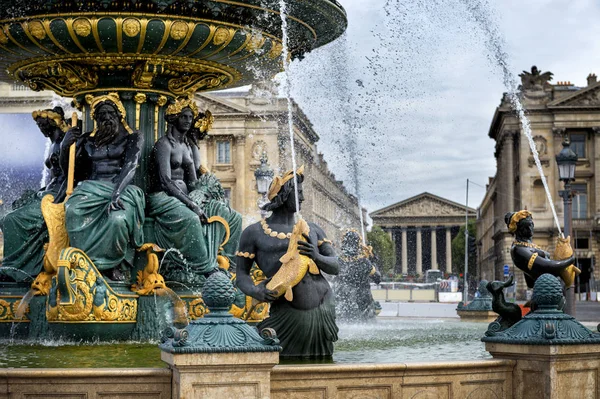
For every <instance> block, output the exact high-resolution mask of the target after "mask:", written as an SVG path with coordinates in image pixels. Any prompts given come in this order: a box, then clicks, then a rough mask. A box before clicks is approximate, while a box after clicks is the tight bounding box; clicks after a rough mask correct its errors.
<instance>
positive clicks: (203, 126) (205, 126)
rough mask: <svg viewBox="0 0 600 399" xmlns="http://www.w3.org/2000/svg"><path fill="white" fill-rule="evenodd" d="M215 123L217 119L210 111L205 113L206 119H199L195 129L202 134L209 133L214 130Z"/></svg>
mask: <svg viewBox="0 0 600 399" xmlns="http://www.w3.org/2000/svg"><path fill="white" fill-rule="evenodd" d="M214 121H215V117H214V116H213V114H212V113H211V112H210V111H209V110H206V111H204V117H202V118H201V119H198V120H197V121H196V123H195V124H194V127H196V128H198V129H199V130H200V132H201V133H204V132H208V131H209V130H210V129H211V128H212V125H213V123H214Z"/></svg>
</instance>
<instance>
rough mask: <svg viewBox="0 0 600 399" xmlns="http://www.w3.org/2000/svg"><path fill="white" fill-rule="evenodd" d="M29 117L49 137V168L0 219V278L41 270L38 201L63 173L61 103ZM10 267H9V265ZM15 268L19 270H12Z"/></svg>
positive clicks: (44, 234)
mask: <svg viewBox="0 0 600 399" xmlns="http://www.w3.org/2000/svg"><path fill="white" fill-rule="evenodd" d="M32 116H33V119H34V120H35V123H36V124H37V126H38V128H39V129H40V131H41V132H42V134H43V135H44V136H45V137H46V138H47V139H49V140H50V151H49V153H48V157H47V158H46V159H45V160H44V165H45V166H46V168H48V170H49V175H48V177H49V181H48V183H47V185H46V186H45V187H43V188H42V189H40V190H39V191H38V192H37V193H35V194H34V195H29V196H24V197H21V198H20V199H19V200H17V201H15V203H14V204H13V211H12V212H10V213H9V214H7V215H6V216H5V218H4V220H3V222H2V226H1V227H2V231H3V233H4V260H3V264H2V266H3V268H1V269H0V271H1V273H0V278H1V277H2V276H8V277H10V278H11V279H13V280H15V281H24V280H25V279H28V278H29V277H28V275H31V276H32V277H35V276H37V275H38V274H39V273H40V271H42V259H43V257H44V244H45V243H46V242H47V241H48V230H47V228H46V225H45V223H44V218H43V216H42V210H41V208H40V202H41V199H42V197H43V196H44V195H46V194H52V195H54V196H56V195H57V193H58V191H59V189H60V187H61V185H62V184H63V182H64V180H65V176H64V174H63V172H62V169H61V167H60V162H59V158H60V144H61V141H62V139H63V137H64V135H65V131H66V130H67V129H68V126H67V124H66V123H65V120H64V111H63V109H62V108H61V107H55V108H53V109H45V110H40V111H34V112H33V113H32ZM9 268H11V269H9ZM12 268H14V269H19V270H22V271H23V273H21V272H18V271H15V270H13V269H12Z"/></svg>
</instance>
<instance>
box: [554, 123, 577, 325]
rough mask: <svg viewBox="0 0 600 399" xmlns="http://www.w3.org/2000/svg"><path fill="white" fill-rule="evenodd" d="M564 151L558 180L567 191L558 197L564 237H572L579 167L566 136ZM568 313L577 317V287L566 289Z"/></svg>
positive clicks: (559, 154)
mask: <svg viewBox="0 0 600 399" xmlns="http://www.w3.org/2000/svg"><path fill="white" fill-rule="evenodd" d="M562 146H563V149H562V150H561V151H560V152H559V153H558V154H557V155H556V164H557V165H558V178H559V180H560V181H562V182H563V183H564V184H565V189H564V190H560V191H559V192H558V195H560V196H561V197H562V199H563V204H564V213H565V227H564V235H565V236H570V235H571V219H572V217H573V215H572V214H571V203H572V199H573V190H571V182H572V181H574V180H575V166H576V165H577V154H576V153H575V152H574V151H573V150H572V149H571V142H570V141H569V137H568V136H567V135H566V134H565V136H564V139H563V142H562ZM565 296H566V300H567V303H566V309H565V311H566V313H567V314H570V315H571V316H575V287H574V286H571V287H565Z"/></svg>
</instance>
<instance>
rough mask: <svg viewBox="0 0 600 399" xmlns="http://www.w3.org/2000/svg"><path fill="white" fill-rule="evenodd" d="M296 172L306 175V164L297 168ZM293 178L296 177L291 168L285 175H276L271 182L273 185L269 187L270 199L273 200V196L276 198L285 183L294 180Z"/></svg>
mask: <svg viewBox="0 0 600 399" xmlns="http://www.w3.org/2000/svg"><path fill="white" fill-rule="evenodd" d="M296 174H297V175H301V176H303V175H304V165H302V166H300V167H299V168H298V170H296ZM293 178H294V173H293V171H291V170H288V171H287V172H285V173H284V175H283V177H281V176H275V178H274V179H273V181H272V182H271V186H270V187H269V194H268V198H269V201H273V198H275V197H276V196H277V194H278V193H279V191H280V190H281V188H282V187H283V185H284V184H285V183H287V182H288V181H290V180H292V179H293Z"/></svg>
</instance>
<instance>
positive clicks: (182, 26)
mask: <svg viewBox="0 0 600 399" xmlns="http://www.w3.org/2000/svg"><path fill="white" fill-rule="evenodd" d="M189 30H190V28H189V27H188V24H186V23H185V22H183V21H175V23H173V25H171V38H172V39H173V40H181V39H183V38H184V37H186V36H187V34H188V31H189Z"/></svg>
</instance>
